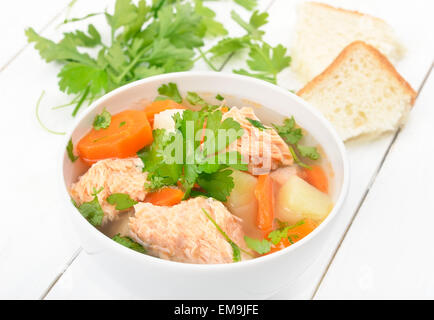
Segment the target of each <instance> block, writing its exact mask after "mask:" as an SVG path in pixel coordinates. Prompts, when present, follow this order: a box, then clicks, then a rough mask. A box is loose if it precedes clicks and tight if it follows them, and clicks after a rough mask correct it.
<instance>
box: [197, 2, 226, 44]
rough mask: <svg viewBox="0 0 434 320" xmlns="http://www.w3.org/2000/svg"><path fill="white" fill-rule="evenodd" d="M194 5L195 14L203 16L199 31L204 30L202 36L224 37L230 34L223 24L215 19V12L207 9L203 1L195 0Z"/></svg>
mask: <svg viewBox="0 0 434 320" xmlns="http://www.w3.org/2000/svg"><path fill="white" fill-rule="evenodd" d="M194 3H195V7H194V10H195V12H196V13H197V14H198V15H200V16H201V22H200V25H199V30H203V31H201V34H203V35H205V36H207V37H216V36H224V35H227V34H228V31H227V30H226V29H225V27H224V26H223V24H221V23H220V22H218V21H216V20H215V19H214V18H215V16H216V14H215V12H214V11H212V10H211V9H209V8H207V7H205V6H204V5H203V2H202V0H195V1H194Z"/></svg>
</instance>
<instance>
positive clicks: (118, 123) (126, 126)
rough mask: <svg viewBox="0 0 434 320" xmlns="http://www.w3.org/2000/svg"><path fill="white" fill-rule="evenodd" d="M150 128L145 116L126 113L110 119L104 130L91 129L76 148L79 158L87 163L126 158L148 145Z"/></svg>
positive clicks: (137, 113)
mask: <svg viewBox="0 0 434 320" xmlns="http://www.w3.org/2000/svg"><path fill="white" fill-rule="evenodd" d="M152 141H153V138H152V128H151V126H150V124H149V122H148V118H147V117H146V113H145V112H143V111H139V110H126V111H122V112H120V113H118V114H115V115H113V116H112V118H111V122H110V126H109V127H108V128H106V129H100V130H95V129H92V130H91V131H90V132H89V133H88V134H87V135H85V136H84V137H83V138H82V139H81V140H80V141H79V142H78V144H77V151H78V154H79V156H80V157H81V158H82V159H83V160H84V161H85V162H87V163H89V164H92V163H95V162H96V161H97V160H101V159H107V158H128V157H131V156H134V155H135V154H136V152H137V151H139V150H140V149H141V148H143V147H144V146H147V145H149V144H151V143H152Z"/></svg>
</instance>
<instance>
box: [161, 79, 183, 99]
mask: <svg viewBox="0 0 434 320" xmlns="http://www.w3.org/2000/svg"><path fill="white" fill-rule="evenodd" d="M158 93H159V94H161V95H162V96H164V97H167V98H169V99H172V100H173V101H175V102H178V103H181V102H182V97H181V94H180V93H179V91H178V86H177V85H176V83H173V82H170V83H168V84H163V85H162V86H161V87H159V88H158Z"/></svg>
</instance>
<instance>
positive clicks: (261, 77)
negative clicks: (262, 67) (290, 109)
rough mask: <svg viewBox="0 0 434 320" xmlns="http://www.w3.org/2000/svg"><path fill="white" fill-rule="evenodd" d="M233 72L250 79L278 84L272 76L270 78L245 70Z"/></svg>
mask: <svg viewBox="0 0 434 320" xmlns="http://www.w3.org/2000/svg"><path fill="white" fill-rule="evenodd" d="M232 72H233V73H236V74H241V75H243V76H248V77H252V78H256V79H260V80H264V81H267V82H270V83H273V84H275V83H276V79H274V78H273V77H272V76H269V75H267V74H264V73H252V72H249V71H247V70H245V69H238V70H232Z"/></svg>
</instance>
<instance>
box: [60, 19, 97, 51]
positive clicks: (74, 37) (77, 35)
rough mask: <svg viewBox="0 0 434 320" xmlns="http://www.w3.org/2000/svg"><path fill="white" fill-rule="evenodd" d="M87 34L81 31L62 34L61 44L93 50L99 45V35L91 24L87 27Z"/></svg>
mask: <svg viewBox="0 0 434 320" xmlns="http://www.w3.org/2000/svg"><path fill="white" fill-rule="evenodd" d="M87 32H88V34H86V33H84V32H83V31H80V30H76V31H75V32H68V33H64V38H63V40H62V41H61V43H68V45H70V46H77V47H87V48H93V47H95V46H97V45H99V44H101V35H100V34H99V32H98V30H97V29H96V28H95V26H94V25H93V24H90V25H89V26H88V27H87Z"/></svg>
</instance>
